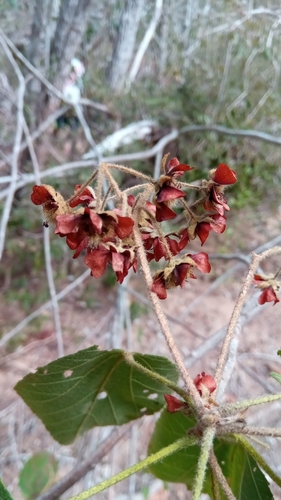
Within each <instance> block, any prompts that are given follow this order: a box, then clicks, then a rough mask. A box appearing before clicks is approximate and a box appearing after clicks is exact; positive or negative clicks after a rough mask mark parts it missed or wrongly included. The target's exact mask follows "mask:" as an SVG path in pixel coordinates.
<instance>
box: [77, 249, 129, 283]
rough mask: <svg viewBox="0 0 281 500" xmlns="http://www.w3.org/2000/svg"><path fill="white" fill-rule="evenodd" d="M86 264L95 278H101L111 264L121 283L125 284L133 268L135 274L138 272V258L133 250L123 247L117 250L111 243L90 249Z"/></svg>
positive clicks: (85, 260)
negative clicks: (125, 279)
mask: <svg viewBox="0 0 281 500" xmlns="http://www.w3.org/2000/svg"><path fill="white" fill-rule="evenodd" d="M84 262H85V264H86V266H88V267H89V268H90V269H91V275H92V276H93V277H94V278H100V277H101V276H102V275H103V274H104V272H105V269H106V265H107V263H109V264H111V265H112V268H113V270H114V271H115V273H116V277H117V281H118V282H119V283H123V281H124V278H125V277H126V276H127V274H128V271H129V269H130V268H131V267H133V269H134V272H136V270H137V258H136V255H135V253H134V251H133V249H126V248H123V247H122V246H119V248H118V249H117V248H116V247H115V246H113V245H111V244H110V243H109V244H108V245H105V246H99V247H98V248H94V249H88V253H87V255H86V257H85V259H84Z"/></svg>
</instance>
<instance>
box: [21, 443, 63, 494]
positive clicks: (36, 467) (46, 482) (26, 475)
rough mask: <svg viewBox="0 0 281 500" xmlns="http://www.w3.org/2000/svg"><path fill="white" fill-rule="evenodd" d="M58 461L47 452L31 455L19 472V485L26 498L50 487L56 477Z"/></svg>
mask: <svg viewBox="0 0 281 500" xmlns="http://www.w3.org/2000/svg"><path fill="white" fill-rule="evenodd" d="M57 470H58V463H57V461H56V459H55V457H53V455H51V454H50V453H48V452H42V453H37V454H36V455H33V456H32V457H31V458H30V459H29V460H27V462H26V463H25V464H24V467H23V469H22V470H21V472H20V477H19V487H20V489H21V491H22V493H23V495H24V497H25V498H26V499H27V500H35V498H37V497H38V495H40V493H42V491H44V490H46V489H47V488H48V487H50V486H51V485H52V484H53V483H54V481H55V477H56V473H57Z"/></svg>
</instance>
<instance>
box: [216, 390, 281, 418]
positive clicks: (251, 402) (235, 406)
mask: <svg viewBox="0 0 281 500" xmlns="http://www.w3.org/2000/svg"><path fill="white" fill-rule="evenodd" d="M278 399H281V394H267V395H265V396H260V397H258V398H255V399H246V400H245V401H237V402H235V403H228V404H225V405H222V406H220V409H219V411H220V414H221V415H222V416H228V415H235V414H236V413H238V412H239V411H243V410H246V409H247V408H250V407H251V406H257V405H261V404H264V403H271V402H273V401H278Z"/></svg>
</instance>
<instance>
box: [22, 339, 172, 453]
mask: <svg viewBox="0 0 281 500" xmlns="http://www.w3.org/2000/svg"><path fill="white" fill-rule="evenodd" d="M134 359H135V361H137V362H139V363H140V364H141V365H143V366H145V367H146V368H149V369H150V370H152V371H154V372H157V373H158V374H160V375H162V376H165V377H166V378H168V379H169V380H171V381H172V382H176V381H177V379H178V372H177V368H176V366H175V365H174V364H173V363H171V362H170V361H169V360H168V359H166V358H164V357H162V356H152V355H147V354H146V355H143V354H134ZM15 390H16V391H17V393H18V394H19V395H20V396H21V397H22V399H23V400H24V401H25V402H26V404H28V406H29V407H30V408H31V410H32V411H33V412H34V413H35V414H36V415H37V416H38V417H39V418H40V419H41V420H42V421H43V423H44V425H45V426H46V428H47V429H48V431H49V432H50V433H51V434H52V436H53V437H54V438H55V439H56V440H57V441H58V442H59V443H61V444H68V443H71V442H72V441H73V440H74V439H75V437H76V436H77V435H78V434H81V433H83V432H85V431H87V430H88V429H90V428H92V427H95V426H104V425H122V424H124V423H126V422H129V421H130V420H135V419H136V418H139V417H141V416H143V415H145V414H146V415H151V414H153V413H154V412H156V411H159V410H160V409H161V408H162V407H163V405H164V403H165V401H164V397H163V394H165V393H169V392H170V390H169V389H168V388H167V387H166V386H165V385H163V384H162V383H160V382H158V381H156V380H154V379H152V378H151V377H149V376H147V375H145V374H143V373H141V372H140V371H138V370H136V369H135V368H133V367H131V366H129V365H128V364H127V362H126V361H125V359H124V351H122V350H112V351H99V350H98V348H97V346H94V347H90V348H89V349H85V350H83V351H79V352H77V353H76V354H72V355H71V356H66V357H64V358H60V359H58V360H57V361H53V362H52V363H49V364H48V365H46V366H44V367H41V368H38V369H37V372H36V373H29V374H28V375H26V377H24V378H23V379H22V380H21V381H20V382H18V384H17V385H16V387H15Z"/></svg>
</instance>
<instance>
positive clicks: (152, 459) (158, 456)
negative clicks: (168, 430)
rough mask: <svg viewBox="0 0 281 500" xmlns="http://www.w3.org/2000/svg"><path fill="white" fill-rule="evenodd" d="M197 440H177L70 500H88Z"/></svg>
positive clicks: (190, 437)
mask: <svg viewBox="0 0 281 500" xmlns="http://www.w3.org/2000/svg"><path fill="white" fill-rule="evenodd" d="M196 442H197V438H195V437H194V436H187V437H184V438H182V439H179V440H178V441H175V442H174V443H172V444H170V445H169V446H166V447H165V448H162V450H160V451H158V452H157V453H154V454H153V455H149V457H147V458H145V459H144V460H141V461H140V462H138V463H137V464H135V465H132V466H131V467H129V468H128V469H126V470H124V471H122V472H119V474H116V475H115V476H112V477H111V478H110V479H106V480H105V481H103V482H102V483H100V484H97V485H96V486H93V487H92V488H90V489H89V490H87V491H83V493H80V494H79V495H76V496H74V497H72V498H70V500H86V499H87V498H90V497H91V496H92V495H95V494H96V493H100V492H101V491H103V490H105V489H107V488H109V487H110V486H112V485H113V484H116V483H119V482H120V481H122V480H123V479H126V478H127V477H129V476H131V475H132V474H135V473H136V472H138V471H140V470H142V469H144V468H145V467H148V466H149V465H152V464H155V463H156V462H158V461H159V460H163V458H165V457H168V456H169V455H171V454H172V453H175V452H176V451H179V450H181V449H183V448H186V447H188V446H192V445H194V444H196Z"/></svg>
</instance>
